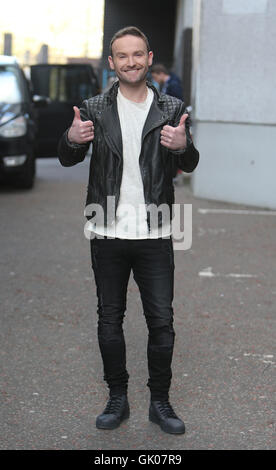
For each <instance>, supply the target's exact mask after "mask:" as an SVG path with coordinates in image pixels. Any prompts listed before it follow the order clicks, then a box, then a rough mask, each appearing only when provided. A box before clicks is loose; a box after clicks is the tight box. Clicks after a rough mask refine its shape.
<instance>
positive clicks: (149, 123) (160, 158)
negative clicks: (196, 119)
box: [58, 82, 199, 225]
mask: <svg viewBox="0 0 276 470" xmlns="http://www.w3.org/2000/svg"><path fill="white" fill-rule="evenodd" d="M147 85H148V86H149V87H150V88H152V89H153V91H154V99H153V102H152V105H151V108H150V111H149V113H148V116H147V119H146V122H145V125H144V129H143V132H142V147H141V154H140V156H139V165H140V170H141V175H142V181H143V186H144V196H145V203H146V205H147V206H148V205H150V204H155V205H156V206H157V207H158V206H159V205H160V204H164V203H166V204H168V205H169V207H170V209H171V207H172V204H173V203H174V186H173V181H172V176H173V174H174V169H175V166H177V167H178V168H181V169H182V170H184V171H185V172H192V171H193V170H194V169H195V168H196V166H197V164H198V160H199V153H198V151H197V150H196V148H195V147H194V145H193V142H192V139H191V135H190V131H189V118H188V119H187V120H186V134H187V147H186V149H185V150H184V151H171V150H168V149H167V148H166V147H164V146H162V145H161V144H160V131H161V130H162V127H163V126H164V125H166V124H169V125H171V126H174V127H175V126H177V125H178V124H179V121H180V118H181V116H182V115H183V114H184V113H185V112H187V111H185V106H184V103H183V102H182V101H180V100H179V99H177V98H174V97H172V96H168V95H165V94H159V92H158V91H157V90H156V88H155V87H153V86H152V85H151V84H150V83H147ZM117 92H118V82H116V83H114V85H113V86H112V88H111V89H110V90H109V91H108V92H107V93H104V94H102V95H98V96H95V97H93V98H89V99H88V100H85V101H84V102H83V103H82V106H81V108H80V115H81V119H82V120H85V121H87V120H91V121H93V123H94V129H95V131H94V132H95V137H94V140H93V147H92V156H91V161H90V173H89V182H88V188H87V198H86V205H88V204H92V203H97V204H100V205H101V206H102V207H103V209H104V212H106V210H107V196H115V213H116V209H117V205H118V201H119V196H120V186H121V180H122V173H123V145H122V135H121V128H120V121H119V116H118V111H117ZM67 133H68V130H67V131H66V132H65V133H64V134H63V136H62V137H61V139H60V142H59V146H58V155H59V160H60V163H61V164H62V165H63V166H72V165H75V164H76V163H79V162H81V161H83V160H84V158H85V155H86V153H87V151H88V148H89V143H88V144H83V145H78V144H70V143H69V141H68V139H67ZM94 215H95V214H94V213H92V214H90V215H89V216H87V218H88V219H89V218H91V217H94ZM94 220H95V219H94ZM149 221H150V216H149V213H148V224H149V223H150V222H149ZM160 223H161V220H160V222H159V221H158V225H160Z"/></svg>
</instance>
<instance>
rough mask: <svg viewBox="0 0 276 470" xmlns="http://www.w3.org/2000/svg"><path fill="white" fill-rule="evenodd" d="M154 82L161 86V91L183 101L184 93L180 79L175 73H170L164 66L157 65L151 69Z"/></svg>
mask: <svg viewBox="0 0 276 470" xmlns="http://www.w3.org/2000/svg"><path fill="white" fill-rule="evenodd" d="M151 76H152V78H153V80H154V81H155V82H156V83H158V84H159V86H160V91H162V93H166V94H167V95H170V96H175V97H176V98H179V99H180V100H182V101H183V91H182V85H181V81H180V79H179V78H178V77H177V75H175V74H174V73H172V72H171V73H169V71H168V70H167V68H166V67H165V66H164V65H163V64H155V65H153V66H152V69H151Z"/></svg>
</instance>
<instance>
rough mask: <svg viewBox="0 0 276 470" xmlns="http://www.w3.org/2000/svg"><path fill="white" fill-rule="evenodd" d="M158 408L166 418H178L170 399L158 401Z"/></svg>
mask: <svg viewBox="0 0 276 470" xmlns="http://www.w3.org/2000/svg"><path fill="white" fill-rule="evenodd" d="M157 406H158V409H159V411H160V413H161V414H162V415H163V416H164V417H165V418H177V416H176V414H175V412H174V410H173V408H172V406H171V404H170V402H169V401H168V400H166V401H158V402H157Z"/></svg>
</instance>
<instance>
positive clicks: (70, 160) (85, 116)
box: [58, 100, 93, 166]
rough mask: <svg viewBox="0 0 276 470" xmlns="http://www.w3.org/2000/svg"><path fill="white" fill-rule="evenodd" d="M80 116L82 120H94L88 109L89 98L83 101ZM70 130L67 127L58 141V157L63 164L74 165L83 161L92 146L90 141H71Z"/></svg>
mask: <svg viewBox="0 0 276 470" xmlns="http://www.w3.org/2000/svg"><path fill="white" fill-rule="evenodd" d="M80 116H81V120H82V121H93V119H92V117H91V116H90V113H89V111H88V100H85V101H83V103H82V105H81V107H80ZM68 131H69V128H68V129H66V131H65V132H64V134H63V135H62V137H61V138H60V140H59V143H58V158H59V161H60V163H61V164H62V166H73V165H76V164H77V163H80V162H82V161H83V160H84V158H85V155H86V153H87V152H88V149H89V146H90V142H87V143H86V144H73V143H71V142H69V140H68Z"/></svg>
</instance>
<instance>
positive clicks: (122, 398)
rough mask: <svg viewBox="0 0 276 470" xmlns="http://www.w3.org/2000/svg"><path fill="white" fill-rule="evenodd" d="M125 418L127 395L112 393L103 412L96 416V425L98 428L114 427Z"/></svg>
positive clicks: (127, 407)
mask: <svg viewBox="0 0 276 470" xmlns="http://www.w3.org/2000/svg"><path fill="white" fill-rule="evenodd" d="M127 418H129V404H128V399H127V395H112V396H111V397H110V398H109V400H108V402H107V405H106V407H105V410H104V412H103V413H102V414H101V415H99V416H98V417H97V419H96V427H97V428H98V429H115V428H118V427H119V426H120V424H121V422H122V421H123V420H124V419H127Z"/></svg>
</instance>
